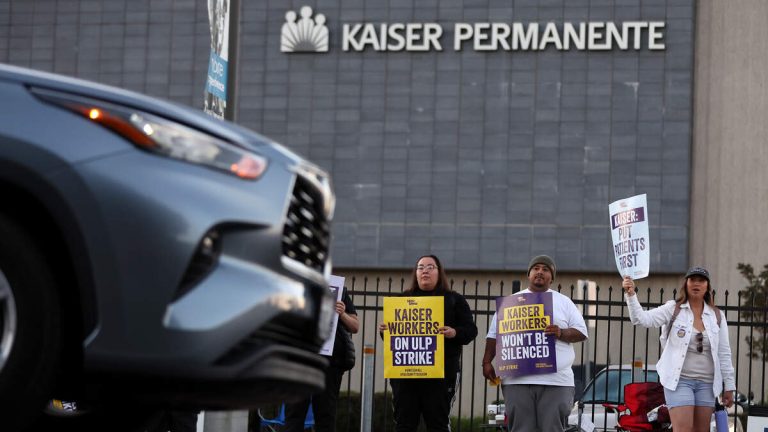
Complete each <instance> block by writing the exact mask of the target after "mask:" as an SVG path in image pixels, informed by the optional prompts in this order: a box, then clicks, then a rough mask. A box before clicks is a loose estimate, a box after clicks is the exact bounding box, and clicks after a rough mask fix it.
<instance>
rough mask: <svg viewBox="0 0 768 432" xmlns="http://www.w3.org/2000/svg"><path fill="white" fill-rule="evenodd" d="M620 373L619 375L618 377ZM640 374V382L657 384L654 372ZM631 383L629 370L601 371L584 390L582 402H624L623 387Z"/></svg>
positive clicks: (656, 376)
mask: <svg viewBox="0 0 768 432" xmlns="http://www.w3.org/2000/svg"><path fill="white" fill-rule="evenodd" d="M619 372H621V375H619ZM647 374H648V375H647V378H646V372H645V371H643V372H641V373H640V377H639V378H640V381H647V382H658V381H659V375H658V374H657V373H656V371H652V370H649V371H647ZM631 382H632V371H631V370H622V371H619V370H610V371H606V370H602V371H600V373H598V374H597V376H596V377H595V379H594V380H593V381H592V382H591V383H590V384H589V385H588V386H587V388H586V389H585V390H584V396H583V397H582V400H583V401H584V402H585V403H603V402H607V403H613V404H617V403H620V402H623V401H624V386H625V385H627V384H629V383H631Z"/></svg>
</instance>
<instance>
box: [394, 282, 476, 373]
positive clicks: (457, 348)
mask: <svg viewBox="0 0 768 432" xmlns="http://www.w3.org/2000/svg"><path fill="white" fill-rule="evenodd" d="M402 295H403V296H407V297H422V296H434V295H440V294H436V293H435V292H434V291H422V290H420V289H418V288H416V289H414V290H413V291H412V292H405V293H403V294H402ZM442 295H443V298H444V299H445V305H444V308H445V317H444V318H445V324H444V325H446V326H448V327H453V328H454V329H456V337H454V338H451V339H448V338H445V357H446V359H448V358H458V357H459V356H460V355H461V347H462V346H463V345H466V344H468V343H470V342H472V341H473V340H474V339H475V337H476V336H477V326H476V325H475V321H474V319H473V318H472V311H471V310H470V309H469V304H468V303H467V300H466V299H465V298H464V296H462V295H461V294H459V293H457V292H454V291H447V292H445V293H443V294H442Z"/></svg>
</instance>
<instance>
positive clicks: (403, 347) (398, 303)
mask: <svg viewBox="0 0 768 432" xmlns="http://www.w3.org/2000/svg"><path fill="white" fill-rule="evenodd" d="M443 307H444V300H443V297H442V296H435V297H385V298H384V322H385V323H386V324H387V329H386V330H385V331H384V378H444V377H445V368H444V366H443V365H444V356H445V354H444V340H443V335H442V334H440V333H439V332H438V329H439V328H440V327H442V326H443Z"/></svg>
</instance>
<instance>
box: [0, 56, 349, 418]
mask: <svg viewBox="0 0 768 432" xmlns="http://www.w3.org/2000/svg"><path fill="white" fill-rule="evenodd" d="M0 101H1V102H0V103H2V107H3V108H2V110H1V111H0V398H2V400H1V401H0V423H1V424H2V430H4V431H7V430H14V429H21V428H23V427H28V425H29V424H30V422H32V421H36V422H40V423H38V425H39V424H56V422H64V423H62V424H65V425H66V424H67V423H66V422H70V424H76V425H77V426H78V427H79V428H80V430H88V429H89V428H91V429H98V430H110V431H114V430H120V429H121V428H124V429H129V428H130V427H133V426H135V425H139V424H140V423H141V421H142V419H144V418H146V417H148V416H149V415H150V414H151V413H152V411H153V410H155V409H157V408H159V407H176V408H183V409H198V408H205V409H233V408H239V407H252V406H256V405H258V404H260V403H262V402H272V401H275V400H281V399H289V400H290V399H291V398H297V397H301V396H303V395H306V394H309V393H311V392H314V391H317V390H320V389H322V387H323V385H324V384H323V383H324V374H323V369H324V367H325V360H323V358H322V357H320V356H319V355H318V354H317V352H318V351H319V349H320V347H321V345H322V343H323V341H324V339H325V338H327V336H328V331H329V330H328V329H329V328H330V326H329V325H328V323H329V320H330V318H331V316H332V313H333V301H332V299H331V298H330V296H329V294H328V289H327V278H328V276H329V274H330V258H329V255H328V253H329V241H330V230H329V224H330V221H331V218H332V215H333V210H334V196H333V194H332V191H331V188H330V183H329V179H328V175H327V174H326V173H325V172H323V171H322V170H321V169H319V168H318V167H317V166H315V165H312V164H311V163H309V162H307V161H305V160H303V159H302V158H300V157H298V156H296V155H295V154H293V153H291V152H290V151H288V150H287V149H285V148H284V147H282V146H280V145H279V144H276V143H274V142H272V141H270V140H269V139H267V138H265V137H263V136H260V135H258V134H256V133H253V132H251V131H249V130H246V129H243V128H240V127H238V126H236V125H233V124H230V123H226V122H222V121H219V120H216V119H212V118H209V117H208V116H206V115H204V114H203V113H202V112H200V111H196V110H192V109H189V108H185V107H181V106H178V105H175V104H172V103H168V102H163V101H159V100H156V99H152V98H149V97H145V96H142V95H139V94H136V93H132V92H128V91H124V90H121V89H117V88H113V87H108V86H103V85H98V84H94V83H89V82H86V81H81V80H76V79H72V78H66V77H63V76H59V75H54V74H49V73H42V72H36V71H32V70H28V69H23V68H17V67H13V66H7V65H0ZM52 399H56V400H65V401H69V400H73V401H77V406H78V410H77V412H76V414H77V415H71V416H69V415H67V416H63V417H62V418H58V417H57V416H58V414H61V413H57V412H55V410H54V412H51V410H46V409H45V407H46V405H48V401H50V400H52ZM40 412H47V414H44V415H43V416H42V418H41V417H40V415H39V413H40ZM70 417H71V418H70ZM105 423H106V424H108V426H105ZM134 423H135V424H134ZM32 427H36V426H32Z"/></svg>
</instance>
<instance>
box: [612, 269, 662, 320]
mask: <svg viewBox="0 0 768 432" xmlns="http://www.w3.org/2000/svg"><path fill="white" fill-rule="evenodd" d="M621 287H622V288H623V289H624V299H625V300H626V302H627V306H628V307H629V320H630V321H632V324H635V325H638V324H639V325H641V326H643V327H661V326H663V325H664V324H666V323H668V322H669V320H670V318H672V314H673V313H674V310H675V302H674V301H669V302H667V303H666V304H663V305H661V306H659V307H657V308H654V309H651V310H643V307H642V306H640V302H639V301H638V300H637V296H636V295H635V282H634V281H632V278H630V277H629V276H624V280H623V281H622V283H621Z"/></svg>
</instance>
